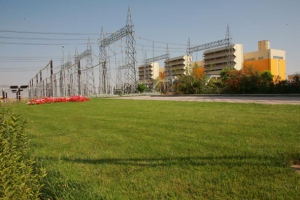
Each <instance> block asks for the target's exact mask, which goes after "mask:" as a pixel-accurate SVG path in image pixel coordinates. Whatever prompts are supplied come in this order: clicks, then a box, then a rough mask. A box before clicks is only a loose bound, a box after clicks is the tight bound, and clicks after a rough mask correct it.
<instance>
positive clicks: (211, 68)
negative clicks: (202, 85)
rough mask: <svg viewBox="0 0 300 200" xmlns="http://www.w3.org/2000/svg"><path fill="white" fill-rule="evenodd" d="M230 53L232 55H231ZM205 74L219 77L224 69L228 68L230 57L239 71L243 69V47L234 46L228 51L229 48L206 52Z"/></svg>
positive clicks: (233, 65)
mask: <svg viewBox="0 0 300 200" xmlns="http://www.w3.org/2000/svg"><path fill="white" fill-rule="evenodd" d="M228 52H230V55H229V53H228ZM203 56H204V67H205V70H204V73H205V74H207V75H219V74H220V72H221V71H222V69H224V68H225V67H227V63H228V57H229V56H230V58H231V61H232V66H230V67H234V68H235V69H237V70H240V69H242V67H243V45H242V44H234V45H232V46H231V48H230V50H228V47H227V46H224V47H220V48H215V49H211V50H207V51H204V53H203Z"/></svg>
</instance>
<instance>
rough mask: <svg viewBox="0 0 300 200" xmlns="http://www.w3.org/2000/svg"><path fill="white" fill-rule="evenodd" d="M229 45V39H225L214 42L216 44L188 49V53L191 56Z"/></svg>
mask: <svg viewBox="0 0 300 200" xmlns="http://www.w3.org/2000/svg"><path fill="white" fill-rule="evenodd" d="M228 44H229V39H228V38H225V39H223V40H217V41H214V42H210V43H206V44H202V45H198V46H194V47H190V48H188V52H189V54H191V53H194V52H196V51H203V50H206V49H212V48H216V47H220V46H227V45H228Z"/></svg>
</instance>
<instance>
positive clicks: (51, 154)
mask: <svg viewBox="0 0 300 200" xmlns="http://www.w3.org/2000/svg"><path fill="white" fill-rule="evenodd" d="M12 107H13V108H14V111H15V112H16V113H18V114H20V115H21V116H23V117H26V118H28V119H29V121H30V123H29V125H28V130H29V134H30V138H31V140H30V149H31V153H32V155H33V156H34V157H35V158H36V159H38V160H39V161H40V163H42V165H43V166H44V167H45V168H46V169H47V173H48V176H47V179H45V183H46V186H45V188H44V190H43V192H44V198H49V195H51V196H54V197H56V198H58V199H298V198H299V197H300V175H299V174H297V173H296V172H295V171H294V170H293V169H291V168H290V165H291V161H292V160H294V161H297V159H299V158H300V106H298V105H261V104H233V103H208V102H207V103H203V102H202V103H201V102H169V101H137V100H116V99H92V100H91V101H90V102H85V103H56V104H46V105H35V106H28V105H24V104H14V105H12Z"/></svg>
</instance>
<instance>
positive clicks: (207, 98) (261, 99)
mask: <svg viewBox="0 0 300 200" xmlns="http://www.w3.org/2000/svg"><path fill="white" fill-rule="evenodd" d="M118 99H134V100H161V101H198V102H230V103H261V104H295V105H300V95H299V96H297V95H295V96H293V95H291V96H279V95H277V96H272V95H270V96H262V95H253V96H252V95H245V96H238V95H233V96H231V95H224V96H223V95H203V96H202V95H199V96H193V95H188V96H183V95H179V96H171V95H153V96H124V97H118Z"/></svg>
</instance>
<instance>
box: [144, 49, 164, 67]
mask: <svg viewBox="0 0 300 200" xmlns="http://www.w3.org/2000/svg"><path fill="white" fill-rule="evenodd" d="M167 48H168V47H167ZM169 58H170V54H169V53H166V54H164V55H160V56H156V57H154V58H148V59H145V64H149V63H151V62H155V61H159V60H163V59H169Z"/></svg>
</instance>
